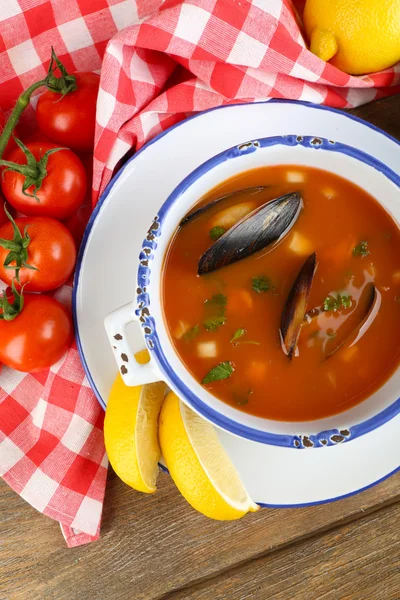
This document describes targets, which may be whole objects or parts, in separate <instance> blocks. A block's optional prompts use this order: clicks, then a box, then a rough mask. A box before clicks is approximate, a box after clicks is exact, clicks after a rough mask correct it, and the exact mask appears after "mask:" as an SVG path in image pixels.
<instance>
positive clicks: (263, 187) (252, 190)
mask: <svg viewBox="0 0 400 600" xmlns="http://www.w3.org/2000/svg"><path fill="white" fill-rule="evenodd" d="M268 187H269V186H267V185H259V186H256V187H249V188H244V189H242V190H235V191H234V192H229V194H225V195H224V196H220V197H219V198H215V200H211V202H208V203H207V204H204V205H203V206H200V208H197V209H196V210H194V211H193V212H191V213H189V214H188V215H186V217H183V219H182V221H181V222H180V223H179V226H180V227H182V225H187V224H188V223H190V222H191V221H193V220H194V219H197V217H200V215H202V214H203V213H205V212H206V211H207V210H209V209H210V208H212V207H213V206H215V205H216V204H219V203H220V202H222V201H223V200H229V199H232V198H235V197H236V196H241V195H242V194H243V195H244V196H253V195H254V194H259V193H260V192H263V191H264V190H266V189H267V188H268Z"/></svg>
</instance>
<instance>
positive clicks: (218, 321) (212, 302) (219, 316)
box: [204, 294, 227, 331]
mask: <svg viewBox="0 0 400 600" xmlns="http://www.w3.org/2000/svg"><path fill="white" fill-rule="evenodd" d="M226 303H227V298H226V296H224V294H214V295H213V296H212V297H211V298H209V299H208V300H206V301H205V302H204V304H205V308H206V315H207V316H206V318H205V319H204V327H205V329H206V330H207V331H215V330H216V329H218V327H221V325H224V324H225V323H226V317H225V310H226Z"/></svg>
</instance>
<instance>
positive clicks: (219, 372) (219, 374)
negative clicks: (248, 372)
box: [201, 360, 235, 385]
mask: <svg viewBox="0 0 400 600" xmlns="http://www.w3.org/2000/svg"><path fill="white" fill-rule="evenodd" d="M234 370H235V369H234V368H233V366H232V363H231V362H230V361H229V360H226V361H225V362H222V363H220V364H219V365H217V366H216V367H214V368H213V369H211V371H208V373H207V375H206V376H205V377H204V379H203V381H202V382H201V383H202V384H203V385H206V384H207V383H212V382H213V381H219V380H220V379H228V377H230V376H231V375H232V373H233V371H234Z"/></svg>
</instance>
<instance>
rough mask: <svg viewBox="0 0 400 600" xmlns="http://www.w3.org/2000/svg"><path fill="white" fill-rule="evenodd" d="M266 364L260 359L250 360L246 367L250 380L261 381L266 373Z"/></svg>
mask: <svg viewBox="0 0 400 600" xmlns="http://www.w3.org/2000/svg"><path fill="white" fill-rule="evenodd" d="M267 369H268V365H267V363H266V362H262V361H260V360H252V361H251V362H250V364H249V366H248V368H247V376H248V378H249V379H250V381H261V380H262V379H263V378H264V377H265V375H266V373H267Z"/></svg>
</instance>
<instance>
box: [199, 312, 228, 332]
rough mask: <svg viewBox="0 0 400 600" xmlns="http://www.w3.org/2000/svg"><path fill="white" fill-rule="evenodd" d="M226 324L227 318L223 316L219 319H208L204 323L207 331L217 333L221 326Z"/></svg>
mask: <svg viewBox="0 0 400 600" xmlns="http://www.w3.org/2000/svg"><path fill="white" fill-rule="evenodd" d="M225 323H226V317H224V316H223V315H221V316H219V317H208V318H207V319H205V321H204V327H205V328H206V330H207V331H216V330H217V329H218V327H221V325H225Z"/></svg>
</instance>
